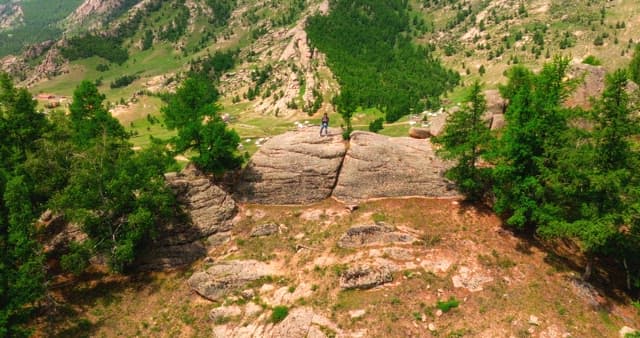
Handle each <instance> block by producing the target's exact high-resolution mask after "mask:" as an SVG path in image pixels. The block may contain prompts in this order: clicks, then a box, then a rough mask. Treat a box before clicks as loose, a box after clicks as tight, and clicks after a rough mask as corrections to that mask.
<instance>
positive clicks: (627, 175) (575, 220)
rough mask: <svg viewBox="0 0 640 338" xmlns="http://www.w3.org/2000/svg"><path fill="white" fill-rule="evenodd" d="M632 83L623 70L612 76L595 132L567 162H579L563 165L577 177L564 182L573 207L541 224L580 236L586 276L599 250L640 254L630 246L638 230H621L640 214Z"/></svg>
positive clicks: (550, 232)
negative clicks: (629, 95)
mask: <svg viewBox="0 0 640 338" xmlns="http://www.w3.org/2000/svg"><path fill="white" fill-rule="evenodd" d="M626 84H627V74H626V73H625V72H624V71H622V70H618V71H616V72H615V73H613V74H611V75H609V76H607V83H606V87H605V90H604V92H603V94H602V98H601V99H600V100H599V101H597V102H596V104H595V105H594V108H593V114H592V117H593V122H594V124H595V126H594V129H593V132H592V133H591V134H590V135H588V137H586V138H583V139H582V140H581V141H580V142H578V143H576V144H577V146H576V151H575V152H576V154H578V155H579V156H569V157H568V159H569V160H568V161H567V162H569V163H571V162H573V163H571V165H564V166H562V170H563V174H564V176H565V177H567V176H569V177H571V179H565V181H564V182H559V183H560V184H562V185H563V186H564V188H563V189H564V190H565V191H568V192H569V193H567V194H566V195H565V196H564V198H563V199H562V200H563V201H564V202H565V203H566V205H565V208H564V210H567V211H568V212H565V213H564V214H563V217H562V218H559V219H557V220H554V221H552V222H549V223H547V224H543V225H542V226H541V228H540V233H541V234H543V235H545V236H548V237H569V238H578V239H579V241H580V244H581V246H582V249H583V250H584V252H585V254H586V256H587V258H589V260H588V264H587V267H586V271H585V277H586V278H588V277H589V276H590V274H591V264H592V261H593V258H594V257H595V255H597V254H608V255H614V256H617V257H619V258H621V259H622V260H624V261H625V262H626V261H627V259H628V258H629V257H633V256H635V255H632V256H630V255H629V254H630V253H633V252H637V251H638V247H637V246H636V247H635V248H634V247H633V246H631V245H630V244H631V243H636V244H638V240H637V238H635V237H634V236H633V235H632V232H631V231H630V232H627V233H626V234H627V235H624V234H625V232H624V231H621V230H622V229H623V228H625V227H628V226H629V225H632V226H634V225H635V223H636V222H637V221H635V220H637V219H638V218H639V216H640V213H639V211H640V209H637V206H638V205H640V195H639V194H638V189H637V187H638V186H640V180H638V179H637V178H636V175H635V173H636V172H637V170H638V169H640V167H639V164H640V163H638V155H639V154H638V153H637V151H635V150H633V147H632V144H631V140H630V137H631V136H632V135H636V134H637V133H638V131H639V130H640V122H639V121H638V119H637V118H634V117H633V115H632V113H631V112H632V110H631V109H630V105H629V97H628V94H627V92H626ZM634 228H635V226H634ZM633 231H637V228H636V229H633ZM636 237H637V235H636ZM634 238H635V240H634ZM638 263H640V262H638ZM636 264H637V263H636ZM625 265H627V264H625ZM627 266H628V265H627ZM636 267H637V265H636Z"/></svg>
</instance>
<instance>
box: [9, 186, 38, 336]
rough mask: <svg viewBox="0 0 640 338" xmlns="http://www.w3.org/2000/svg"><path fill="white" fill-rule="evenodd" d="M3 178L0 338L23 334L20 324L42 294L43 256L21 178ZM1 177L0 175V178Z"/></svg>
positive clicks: (21, 324) (26, 330)
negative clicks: (4, 182)
mask: <svg viewBox="0 0 640 338" xmlns="http://www.w3.org/2000/svg"><path fill="white" fill-rule="evenodd" d="M4 178H7V181H6V186H0V188H3V189H2V190H3V191H4V194H3V196H2V203H0V204H1V205H0V257H1V258H0V337H5V336H7V337H22V336H24V337H27V336H29V330H28V329H26V328H25V326H24V324H25V323H26V322H27V321H28V320H29V314H30V313H31V311H32V310H33V305H34V303H35V302H36V301H37V300H38V299H40V298H41V297H42V296H43V294H44V277H45V276H44V259H43V258H44V257H43V256H42V250H41V248H40V246H39V245H38V242H37V241H36V240H35V229H34V226H33V221H34V215H33V210H32V206H31V201H30V200H29V192H28V190H27V189H26V184H25V182H24V179H23V178H22V177H20V176H15V177H4ZM0 180H2V178H0Z"/></svg>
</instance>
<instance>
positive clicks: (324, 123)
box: [320, 113, 329, 136]
mask: <svg viewBox="0 0 640 338" xmlns="http://www.w3.org/2000/svg"><path fill="white" fill-rule="evenodd" d="M323 129H324V135H325V136H329V115H327V113H324V115H322V124H321V125H320V136H322V130H323Z"/></svg>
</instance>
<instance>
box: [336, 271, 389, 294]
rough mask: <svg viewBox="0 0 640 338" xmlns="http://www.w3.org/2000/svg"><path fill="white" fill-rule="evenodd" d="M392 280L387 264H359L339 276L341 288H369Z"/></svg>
mask: <svg viewBox="0 0 640 338" xmlns="http://www.w3.org/2000/svg"><path fill="white" fill-rule="evenodd" d="M391 281H393V275H392V274H391V269H390V268H389V267H387V266H371V265H360V266H354V267H351V268H349V269H348V270H347V271H345V272H343V273H342V276H341V277H340V287H341V288H342V289H345V290H346V289H371V288H373V287H376V286H378V285H382V284H385V283H389V282H391Z"/></svg>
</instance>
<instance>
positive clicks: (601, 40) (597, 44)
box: [593, 35, 604, 46]
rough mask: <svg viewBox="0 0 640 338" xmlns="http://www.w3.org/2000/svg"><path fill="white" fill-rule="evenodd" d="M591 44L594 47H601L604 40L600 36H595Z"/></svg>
mask: <svg viewBox="0 0 640 338" xmlns="http://www.w3.org/2000/svg"><path fill="white" fill-rule="evenodd" d="M593 44H594V45H596V46H602V45H603V44H604V39H603V38H602V35H598V36H596V38H595V40H593Z"/></svg>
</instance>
